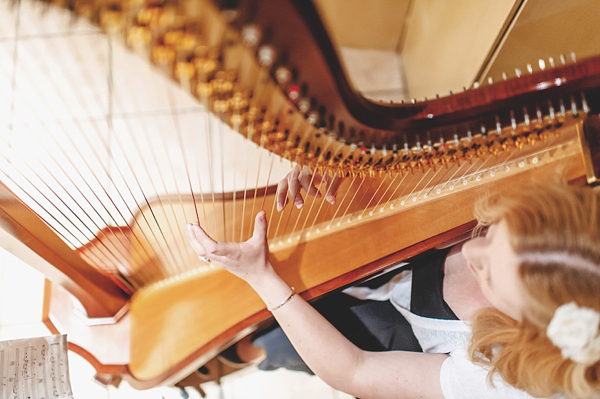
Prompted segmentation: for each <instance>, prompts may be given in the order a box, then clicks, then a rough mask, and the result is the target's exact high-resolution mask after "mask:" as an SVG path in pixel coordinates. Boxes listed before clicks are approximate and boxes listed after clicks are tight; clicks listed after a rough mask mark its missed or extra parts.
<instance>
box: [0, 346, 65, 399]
mask: <svg viewBox="0 0 600 399" xmlns="http://www.w3.org/2000/svg"><path fill="white" fill-rule="evenodd" d="M0 398H1V399H73V393H72V392H71V382H70V379H69V365H68V360H67V336H66V335H51V336H48V337H40V338H29V339H17V340H11V341H0Z"/></svg>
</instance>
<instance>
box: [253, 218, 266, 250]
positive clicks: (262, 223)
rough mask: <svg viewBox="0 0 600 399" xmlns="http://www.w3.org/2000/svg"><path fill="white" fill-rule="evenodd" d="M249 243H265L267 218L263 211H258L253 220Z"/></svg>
mask: <svg viewBox="0 0 600 399" xmlns="http://www.w3.org/2000/svg"><path fill="white" fill-rule="evenodd" d="M250 240H251V241H254V242H255V243H257V244H260V245H264V244H266V242H267V216H266V214H265V211H260V212H258V214H257V215H256V217H255V218H254V232H253V233H252V237H251V238H250Z"/></svg>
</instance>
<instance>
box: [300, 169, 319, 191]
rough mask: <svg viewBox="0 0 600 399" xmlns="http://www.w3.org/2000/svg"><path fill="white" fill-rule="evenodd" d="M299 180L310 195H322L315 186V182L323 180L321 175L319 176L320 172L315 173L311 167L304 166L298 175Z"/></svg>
mask: <svg viewBox="0 0 600 399" xmlns="http://www.w3.org/2000/svg"><path fill="white" fill-rule="evenodd" d="M298 180H299V181H300V184H301V185H302V188H303V189H304V190H305V191H306V193H307V194H308V195H312V196H316V197H317V198H320V197H321V193H320V192H319V190H318V189H317V187H316V186H315V184H318V183H320V182H321V177H320V176H319V174H318V173H315V174H314V175H313V174H312V173H311V172H310V169H309V167H308V166H304V167H303V168H302V171H301V172H300V174H299V175H298Z"/></svg>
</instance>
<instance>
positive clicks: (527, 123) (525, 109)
mask: <svg viewBox="0 0 600 399" xmlns="http://www.w3.org/2000/svg"><path fill="white" fill-rule="evenodd" d="M523 119H524V121H525V125H526V126H529V125H530V124H531V121H530V120H529V112H527V108H526V107H523Z"/></svg>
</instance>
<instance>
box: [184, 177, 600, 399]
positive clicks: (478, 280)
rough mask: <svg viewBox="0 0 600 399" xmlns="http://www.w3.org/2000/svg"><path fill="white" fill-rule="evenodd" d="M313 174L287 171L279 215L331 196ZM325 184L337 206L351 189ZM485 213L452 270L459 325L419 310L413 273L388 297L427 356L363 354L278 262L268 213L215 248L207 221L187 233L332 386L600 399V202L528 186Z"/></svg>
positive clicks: (445, 292) (570, 190) (561, 188)
mask: <svg viewBox="0 0 600 399" xmlns="http://www.w3.org/2000/svg"><path fill="white" fill-rule="evenodd" d="M309 176H310V172H309V171H308V170H307V169H304V170H302V171H301V170H300V169H298V168H297V169H295V170H294V171H292V172H291V173H290V175H288V178H287V179H286V180H285V181H284V182H282V183H281V184H280V191H279V196H278V198H279V205H280V206H279V208H281V209H282V208H283V207H284V206H285V205H286V202H287V201H286V199H285V193H286V191H289V194H290V198H292V199H293V200H294V202H295V204H296V206H299V207H300V206H302V199H301V196H300V195H299V191H300V187H303V188H304V189H305V190H306V191H307V192H308V193H309V194H311V195H320V194H319V193H318V191H317V189H316V187H310V186H309V184H310V181H311V180H312V179H310V178H308V177H309ZM315 180H317V179H315ZM319 180H320V178H319ZM323 180H324V181H326V183H327V184H328V187H327V189H326V194H327V195H326V197H327V200H329V201H330V202H333V201H334V200H335V195H334V194H332V193H335V191H336V189H337V186H339V183H340V182H339V181H331V180H330V179H323ZM299 198H300V199H299ZM476 217H477V218H478V220H479V222H480V226H481V227H487V229H485V230H487V232H486V233H485V235H480V236H478V237H475V238H473V239H472V240H470V241H468V242H466V243H464V244H463V245H459V246H456V247H454V248H452V249H451V250H450V252H449V253H448V254H447V255H446V256H445V257H444V258H443V261H442V262H441V263H442V265H443V269H442V271H443V274H442V278H443V286H442V287H443V288H441V291H442V292H441V295H442V296H443V301H444V302H445V304H446V305H447V306H448V307H449V308H450V310H451V311H452V312H453V313H454V314H455V315H456V316H457V318H458V319H459V320H442V319H438V318H435V317H433V318H432V317H423V316H420V315H418V314H414V313H413V312H412V309H411V308H410V303H407V301H406V298H409V299H408V302H410V295H411V293H410V290H411V282H410V280H411V274H410V272H408V273H403V274H401V275H399V277H398V278H396V279H395V283H394V284H392V285H393V287H392V290H391V293H390V295H389V297H390V298H391V299H392V303H393V304H394V306H395V307H396V309H397V310H398V311H399V312H400V313H401V314H402V316H404V318H405V319H406V320H407V321H408V322H409V323H410V324H411V327H412V330H413V332H414V334H415V336H416V338H417V340H418V341H419V343H420V344H421V346H422V347H423V350H424V352H423V353H421V352H411V351H404V350H399V351H398V350H394V351H386V352H374V351H366V350H362V349H359V348H358V347H357V346H355V345H354V344H353V343H352V342H351V341H350V340H348V339H347V338H345V337H344V336H343V335H342V334H341V333H340V332H339V331H338V330H337V329H336V328H334V327H333V326H332V325H331V324H330V323H329V322H328V321H327V319H326V318H325V317H323V316H322V315H321V314H320V313H318V312H317V311H316V310H315V309H314V308H313V307H312V306H311V305H309V304H308V303H306V302H305V301H304V300H302V299H301V298H300V297H299V296H297V295H295V294H294V292H293V290H292V289H291V288H290V287H289V286H288V285H287V284H286V283H285V281H283V280H282V279H281V278H280V277H279V276H278V275H277V274H276V273H275V271H274V270H273V268H272V267H271V264H270V263H269V253H268V245H267V239H266V231H267V230H266V229H267V221H266V218H265V214H264V212H260V213H259V214H258V215H257V217H256V221H255V228H254V234H253V236H252V238H250V239H249V240H248V241H246V242H243V243H225V242H215V241H213V240H212V239H211V238H210V237H209V236H207V235H206V234H205V233H204V231H203V230H202V228H201V227H199V226H197V225H189V226H188V232H189V239H190V243H191V245H192V247H193V248H194V250H195V251H196V252H197V253H198V255H199V256H202V257H207V258H208V259H210V260H211V261H212V262H214V263H217V264H219V265H222V266H223V267H225V268H226V269H227V270H228V271H230V272H231V273H233V274H235V275H237V276H238V277H240V278H242V279H244V280H245V281H246V282H247V283H248V284H250V285H251V286H252V288H253V289H254V290H255V291H256V292H257V293H258V294H259V295H260V297H261V298H262V299H263V301H264V302H265V304H266V305H267V307H268V308H269V309H270V310H271V311H272V313H273V315H274V317H275V319H276V320H277V322H278V323H279V325H280V326H281V328H282V329H283V331H284V332H285V334H286V335H287V337H288V338H289V340H290V341H291V343H292V344H293V346H294V348H295V349H296V350H297V351H298V353H299V354H300V356H301V357H302V359H303V360H304V361H305V362H306V364H307V365H308V366H309V367H310V369H311V370H312V371H313V372H314V373H315V374H317V375H318V376H319V377H320V378H321V379H323V380H324V381H325V382H326V383H328V384H329V385H331V386H332V387H333V388H336V389H338V390H341V391H344V392H347V393H349V394H351V395H354V396H357V397H360V398H392V397H403V398H412V397H418V398H468V397H472V398H507V397H517V398H529V397H532V396H533V397H553V396H554V395H563V396H566V397H573V398H596V397H600V335H599V332H598V329H599V324H600V294H599V293H600V247H599V246H598V243H599V234H600V198H599V195H598V194H597V193H595V192H594V191H593V190H592V189H591V188H588V187H571V186H566V185H562V184H553V185H549V186H537V187H531V188H522V189H521V190H520V191H518V192H515V193H514V194H513V195H511V196H499V195H496V196H491V197H489V198H487V199H485V200H483V201H482V202H481V203H480V204H479V205H478V207H477V209H476ZM415 276H416V275H415ZM413 283H414V282H413ZM386 286H390V284H387V285H386ZM407 291H408V292H407ZM407 295H408V296H407ZM403 298H404V299H403ZM461 337H462V338H464V339H462V338H461Z"/></svg>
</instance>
